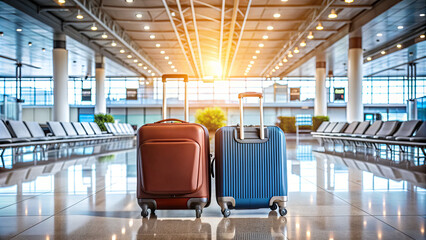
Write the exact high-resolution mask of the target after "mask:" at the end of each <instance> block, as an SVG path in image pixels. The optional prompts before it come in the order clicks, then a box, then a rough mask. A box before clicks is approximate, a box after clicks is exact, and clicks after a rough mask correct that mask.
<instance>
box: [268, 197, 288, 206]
mask: <svg viewBox="0 0 426 240" xmlns="http://www.w3.org/2000/svg"><path fill="white" fill-rule="evenodd" d="M287 201H288V197H287V196H273V197H271V199H269V206H272V205H273V204H274V202H276V203H278V204H279V205H280V204H282V205H283V207H286V206H287ZM280 206H281V205H280Z"/></svg>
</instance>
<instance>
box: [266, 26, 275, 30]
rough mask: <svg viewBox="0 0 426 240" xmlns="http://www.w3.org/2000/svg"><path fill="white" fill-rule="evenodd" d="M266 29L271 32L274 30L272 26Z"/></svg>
mask: <svg viewBox="0 0 426 240" xmlns="http://www.w3.org/2000/svg"><path fill="white" fill-rule="evenodd" d="M266 29H267V30H269V31H271V30H274V27H272V26H267V27H266Z"/></svg>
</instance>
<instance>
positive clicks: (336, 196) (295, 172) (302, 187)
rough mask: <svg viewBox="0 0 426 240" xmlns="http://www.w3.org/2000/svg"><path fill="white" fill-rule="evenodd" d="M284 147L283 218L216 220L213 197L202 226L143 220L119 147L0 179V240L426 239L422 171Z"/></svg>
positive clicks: (177, 217) (132, 160) (168, 215)
mask: <svg viewBox="0 0 426 240" xmlns="http://www.w3.org/2000/svg"><path fill="white" fill-rule="evenodd" d="M123 145H124V146H128V144H127V145H126V144H123ZM80 148H81V147H80ZM89 148H90V147H89ZM92 148H93V147H92ZM287 149H288V154H287V155H288V165H287V167H288V183H289V202H288V205H287V209H288V214H287V215H286V216H285V217H281V216H277V212H275V211H270V210H269V209H252V210H232V213H231V217H230V218H227V219H225V218H223V217H222V215H221V213H220V207H219V206H218V205H217V203H216V202H215V196H214V194H213V196H212V203H211V206H210V207H208V208H206V209H204V211H203V216H202V218H201V219H196V218H195V212H194V211H193V210H157V211H156V214H155V215H151V216H150V217H149V218H146V219H143V218H141V216H140V208H139V206H138V204H137V201H136V152H135V150H125V151H121V152H115V153H113V154H107V152H104V153H105V154H104V155H102V156H98V157H96V156H95V157H87V156H80V157H76V158H68V159H61V160H59V159H58V160H55V159H49V160H47V161H45V162H43V163H41V162H40V165H37V168H34V169H32V168H30V167H25V168H24V167H22V168H17V169H16V170H9V171H4V172H0V174H2V177H0V179H3V180H2V181H1V182H0V239H8V238H12V237H13V238H14V239H44V240H46V239H152V238H156V239H237V238H244V239H348V238H350V239H425V237H426V236H425V233H424V228H425V225H426V223H425V219H426V204H425V203H426V191H425V189H424V188H423V185H422V184H424V183H423V182H422V176H423V175H421V174H425V173H420V175H418V173H415V175H412V174H411V173H410V174H404V171H405V170H404V169H402V170H401V171H399V169H398V168H392V169H390V170H389V168H388V167H387V166H385V167H383V166H381V165H380V164H377V163H376V164H375V163H373V162H368V161H367V162H360V161H359V160H356V159H350V158H343V157H341V156H338V155H332V154H324V153H316V152H314V153H313V151H315V150H321V148H319V147H318V145H317V144H316V142H314V141H309V140H304V141H300V142H298V143H297V142H296V141H293V140H291V141H289V142H288V144H287ZM115 150H117V148H115ZM97 151H98V150H97ZM74 152H79V153H81V152H95V150H94V149H75V150H74ZM53 158H54V157H53ZM401 172H402V174H401ZM5 175H6V176H7V177H4V176H5ZM412 176H416V177H412ZM213 187H214V186H213ZM212 192H213V193H214V189H213V191H212Z"/></svg>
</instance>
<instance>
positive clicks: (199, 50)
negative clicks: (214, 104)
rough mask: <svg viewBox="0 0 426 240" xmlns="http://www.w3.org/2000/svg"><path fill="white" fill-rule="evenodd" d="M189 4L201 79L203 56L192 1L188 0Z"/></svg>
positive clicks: (202, 74)
mask: <svg viewBox="0 0 426 240" xmlns="http://www.w3.org/2000/svg"><path fill="white" fill-rule="evenodd" d="M189 2H190V4H191V13H192V20H193V23H194V31H195V40H196V41H197V49H198V58H199V59H198V60H199V61H200V68H201V77H204V65H203V56H202V54H201V45H200V37H199V35H198V28H197V16H196V15H195V9H194V0H190V1H189Z"/></svg>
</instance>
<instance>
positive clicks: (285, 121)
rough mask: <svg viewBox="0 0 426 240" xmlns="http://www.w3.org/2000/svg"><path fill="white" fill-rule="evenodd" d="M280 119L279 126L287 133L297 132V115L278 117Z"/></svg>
mask: <svg viewBox="0 0 426 240" xmlns="http://www.w3.org/2000/svg"><path fill="white" fill-rule="evenodd" d="M278 120H280V123H279V126H280V128H281V129H282V130H283V131H284V132H285V133H295V132H296V117H283V116H280V117H278Z"/></svg>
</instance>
